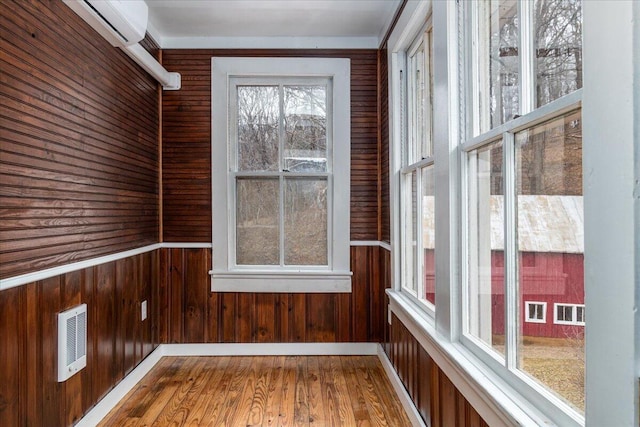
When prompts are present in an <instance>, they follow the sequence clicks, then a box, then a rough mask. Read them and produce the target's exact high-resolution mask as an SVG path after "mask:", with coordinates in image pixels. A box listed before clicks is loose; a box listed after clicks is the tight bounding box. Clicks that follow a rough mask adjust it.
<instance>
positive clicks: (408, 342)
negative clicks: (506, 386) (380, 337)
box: [385, 316, 488, 427]
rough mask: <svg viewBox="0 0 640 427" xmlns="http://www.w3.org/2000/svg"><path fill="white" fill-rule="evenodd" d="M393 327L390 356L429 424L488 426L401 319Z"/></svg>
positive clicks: (395, 318)
mask: <svg viewBox="0 0 640 427" xmlns="http://www.w3.org/2000/svg"><path fill="white" fill-rule="evenodd" d="M389 329H390V335H389V336H390V341H391V342H390V345H389V346H386V347H385V349H388V350H387V356H388V357H389V360H390V361H391V364H392V365H393V367H394V369H395V370H396V372H397V374H398V376H399V377H400V380H401V381H402V382H403V384H404V386H405V388H406V389H407V392H408V393H409V395H410V396H411V399H412V401H413V403H414V405H415V406H416V408H417V410H418V412H419V413H420V415H421V417H422V419H423V420H424V421H425V423H426V424H427V425H430V426H432V427H488V425H487V423H486V422H485V421H484V420H483V419H482V418H481V417H480V415H479V414H478V412H477V411H476V410H475V409H473V407H472V406H471V404H470V403H469V402H468V401H467V400H466V399H465V398H464V396H463V395H462V393H460V391H459V390H458V389H456V387H455V385H454V384H453V383H452V382H451V380H450V379H449V378H448V377H447V376H446V375H445V373H444V372H443V371H442V370H441V369H440V368H439V367H438V365H437V364H436V363H435V362H434V361H433V359H432V358H431V356H430V355H429V354H428V353H427V352H426V351H425V349H424V348H423V347H422V346H421V345H420V343H419V342H418V340H416V339H415V338H414V337H413V335H411V333H410V332H409V330H408V329H407V328H406V327H405V326H404V325H403V324H402V322H401V321H400V319H398V318H397V317H396V316H393V319H392V323H391V326H390V327H389Z"/></svg>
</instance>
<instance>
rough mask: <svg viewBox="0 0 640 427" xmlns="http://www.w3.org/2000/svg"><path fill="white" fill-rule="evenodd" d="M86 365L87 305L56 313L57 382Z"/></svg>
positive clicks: (64, 379)
mask: <svg viewBox="0 0 640 427" xmlns="http://www.w3.org/2000/svg"><path fill="white" fill-rule="evenodd" d="M86 365H87V305H86V304H81V305H79V306H77V307H74V308H72V309H69V310H67V311H64V312H62V313H58V382H62V381H66V380H67V379H68V378H70V377H71V376H73V375H74V374H75V373H76V372H78V371H80V370H81V369H82V368H84V367H85V366H86Z"/></svg>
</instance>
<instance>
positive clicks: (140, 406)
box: [99, 356, 410, 427]
mask: <svg viewBox="0 0 640 427" xmlns="http://www.w3.org/2000/svg"><path fill="white" fill-rule="evenodd" d="M354 391H355V392H354ZM172 423H174V424H172ZM99 425H100V426H125V425H152V426H155V425H158V426H164V425H185V426H191V425H200V426H203V425H227V426H273V427H277V426H307V427H308V426H367V425H368V426H398V427H401V426H402V427H404V426H409V425H410V422H409V419H408V418H407V415H406V413H405V412H404V409H403V408H402V405H401V404H400V401H399V400H398V398H397V396H396V395H395V392H394V390H393V388H392V387H391V384H390V383H389V381H388V379H387V378H386V376H385V373H384V370H383V369H382V365H381V364H380V361H379V360H378V358H377V357H376V356H343V357H341V356H290V357H284V356H264V357H190V358H181V357H164V358H162V359H161V361H160V362H159V363H158V365H156V366H155V367H154V368H153V369H152V370H151V372H149V374H147V376H146V377H145V378H144V379H143V380H142V381H141V382H140V383H139V384H138V385H137V387H136V388H135V389H134V390H132V391H131V392H130V393H129V394H128V395H127V396H126V397H125V398H124V399H123V400H122V401H121V402H120V404H119V405H118V406H117V407H116V408H114V409H113V410H112V411H111V412H110V413H109V414H108V415H107V416H106V417H105V419H104V420H103V421H102V422H101V423H100V424H99Z"/></svg>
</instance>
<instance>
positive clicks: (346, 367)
mask: <svg viewBox="0 0 640 427" xmlns="http://www.w3.org/2000/svg"><path fill="white" fill-rule="evenodd" d="M353 360H354V358H353V356H342V357H340V361H341V363H342V369H343V375H344V378H345V380H346V382H347V384H349V392H350V396H351V408H352V411H353V418H354V419H355V422H356V424H355V425H356V426H358V427H370V426H375V425H376V424H372V422H371V417H370V415H369V409H368V408H367V400H366V399H365V397H364V394H363V393H362V386H361V385H360V382H359V381H358V375H357V374H356V368H355V366H354V362H353Z"/></svg>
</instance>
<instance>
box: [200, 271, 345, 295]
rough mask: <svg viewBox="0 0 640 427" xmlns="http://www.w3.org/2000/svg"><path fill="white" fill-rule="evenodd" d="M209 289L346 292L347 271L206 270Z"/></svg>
mask: <svg viewBox="0 0 640 427" xmlns="http://www.w3.org/2000/svg"><path fill="white" fill-rule="evenodd" d="M209 274H210V275H211V292H275V293H350V292H351V275H352V273H351V272H350V271H277V272H275V271H274V272H269V271H256V272H253V271H241V272H230V271H210V272H209Z"/></svg>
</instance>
